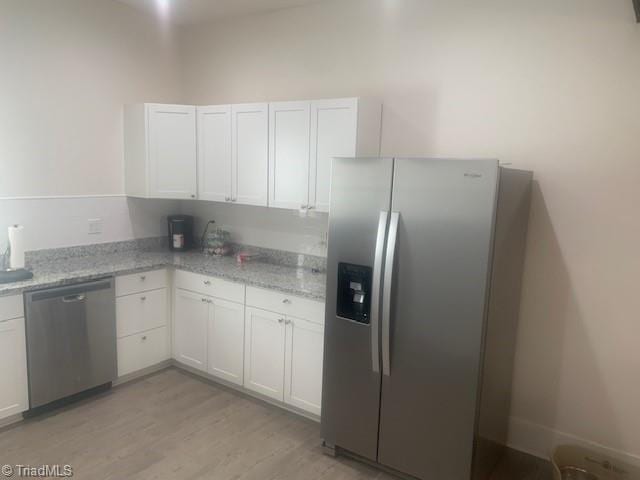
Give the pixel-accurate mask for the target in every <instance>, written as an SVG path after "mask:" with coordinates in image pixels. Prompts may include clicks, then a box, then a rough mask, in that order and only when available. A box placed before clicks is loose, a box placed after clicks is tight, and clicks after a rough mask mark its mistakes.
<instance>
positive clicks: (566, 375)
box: [509, 180, 621, 458]
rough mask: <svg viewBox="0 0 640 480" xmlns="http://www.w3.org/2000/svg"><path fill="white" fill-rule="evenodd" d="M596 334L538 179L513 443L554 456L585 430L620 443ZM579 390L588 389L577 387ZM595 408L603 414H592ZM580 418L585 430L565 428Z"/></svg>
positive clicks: (583, 435)
mask: <svg viewBox="0 0 640 480" xmlns="http://www.w3.org/2000/svg"><path fill="white" fill-rule="evenodd" d="M592 342H593V340H592V339H590V338H589V335H588V334H587V330H586V326H585V325H584V316H583V314H582V312H581V311H580V308H579V306H578V302H577V299H576V294H575V291H574V289H573V287H572V284H571V277H570V274H569V271H568V269H567V265H566V262H565V260H564V257H563V253H562V249H561V247H560V244H559V242H558V238H557V236H556V232H555V229H554V227H553V224H552V221H551V218H550V215H549V211H548V209H547V205H546V203H545V199H544V197H543V194H542V191H541V189H540V185H539V184H538V182H537V181H535V180H534V182H533V189H532V202H531V216H530V223H529V235H528V239H527V254H526V259H525V270H524V280H523V289H522V299H521V305H520V321H519V327H518V337H517V343H516V358H515V370H514V380H513V396H512V403H511V405H512V407H511V428H510V432H509V443H510V444H511V446H513V447H515V448H518V449H522V450H525V451H529V452H530V453H533V454H537V455H542V456H546V457H547V458H548V456H549V454H550V453H551V451H550V449H551V448H552V447H553V446H555V445H556V444H558V443H563V442H567V441H574V442H578V443H582V444H585V443H586V442H585V441H580V438H588V439H590V440H591V441H593V442H597V443H601V444H605V445H620V443H621V442H620V438H619V428H618V427H617V426H616V425H615V424H614V422H615V415H614V409H613V403H612V401H611V398H610V395H609V393H608V391H607V388H606V384H605V382H604V378H603V374H602V372H601V371H600V369H599V367H598V363H597V355H596V353H595V352H596V349H595V348H594V345H593V343H592ZM578 390H580V391H581V392H582V395H576V393H577V391H578ZM576 398H577V400H575V399H576ZM572 399H574V400H572ZM572 401H573V403H571V402H572ZM594 410H597V412H598V417H599V418H597V419H596V418H593V416H592V415H590V414H589V412H590V411H594ZM522 413H526V415H527V420H524V419H523V418H522V417H521V415H522ZM579 421H582V422H583V425H584V428H583V429H582V430H581V431H572V432H570V433H569V432H566V430H564V428H565V425H574V426H575V424H576V422H579ZM597 425H604V426H606V432H607V434H606V435H607V436H606V438H603V437H602V435H603V431H604V428H602V429H601V430H599V432H598V427H597ZM598 433H600V436H599V435H598ZM612 437H616V438H612ZM532 449H533V450H532ZM534 450H535V451H534Z"/></svg>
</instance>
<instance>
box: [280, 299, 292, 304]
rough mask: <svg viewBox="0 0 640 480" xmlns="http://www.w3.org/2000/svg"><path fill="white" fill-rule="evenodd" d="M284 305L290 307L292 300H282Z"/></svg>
mask: <svg viewBox="0 0 640 480" xmlns="http://www.w3.org/2000/svg"><path fill="white" fill-rule="evenodd" d="M282 303H285V304H287V305H289V304H290V303H291V300H289V299H288V298H285V299H284V300H282Z"/></svg>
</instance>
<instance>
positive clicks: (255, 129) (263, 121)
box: [231, 103, 269, 206]
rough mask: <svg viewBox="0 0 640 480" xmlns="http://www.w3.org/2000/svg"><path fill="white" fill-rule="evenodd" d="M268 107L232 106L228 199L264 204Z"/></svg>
mask: <svg viewBox="0 0 640 480" xmlns="http://www.w3.org/2000/svg"><path fill="white" fill-rule="evenodd" d="M268 111H269V107H268V104H266V103H255V104H240V105H232V106H231V157H232V163H231V181H232V198H231V201H232V202H235V203H241V204H245V205H262V206H266V205H267V183H268V177H267V166H268V138H269V127H268V125H269V116H268Z"/></svg>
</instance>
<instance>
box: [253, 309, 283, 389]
mask: <svg viewBox="0 0 640 480" xmlns="http://www.w3.org/2000/svg"><path fill="white" fill-rule="evenodd" d="M284 341H285V325H284V315H280V314H277V313H272V312H267V311H266V310H260V309H258V308H251V307H247V308H246V310H245V346H244V355H245V357H244V386H245V387H246V388H248V389H250V390H254V391H256V392H258V393H261V394H262V395H266V396H267V397H271V398H273V399H276V400H280V401H282V400H283V399H284V396H283V388H284V343H285V342H284Z"/></svg>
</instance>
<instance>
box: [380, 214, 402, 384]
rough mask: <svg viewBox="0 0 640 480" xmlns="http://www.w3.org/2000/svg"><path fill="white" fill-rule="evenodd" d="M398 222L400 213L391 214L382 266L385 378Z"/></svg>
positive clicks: (389, 360)
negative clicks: (385, 256)
mask: <svg viewBox="0 0 640 480" xmlns="http://www.w3.org/2000/svg"><path fill="white" fill-rule="evenodd" d="M399 221H400V213H399V212H391V221H390V222H389V233H388V236H387V258H386V260H385V265H384V286H383V287H382V288H383V291H382V373H383V374H384V375H386V376H387V377H388V376H390V375H391V353H390V350H391V347H390V332H391V290H392V287H393V264H394V261H395V256H396V240H397V238H398V223H399Z"/></svg>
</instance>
